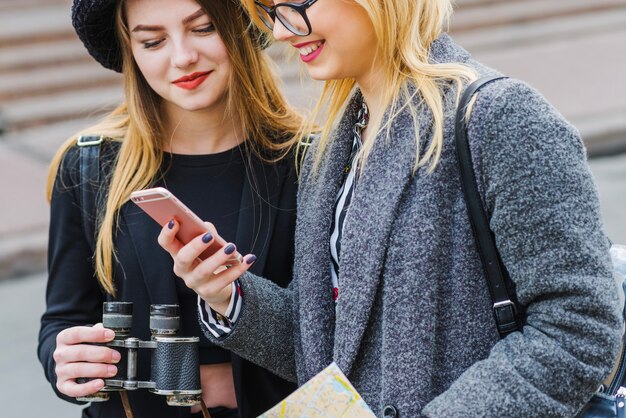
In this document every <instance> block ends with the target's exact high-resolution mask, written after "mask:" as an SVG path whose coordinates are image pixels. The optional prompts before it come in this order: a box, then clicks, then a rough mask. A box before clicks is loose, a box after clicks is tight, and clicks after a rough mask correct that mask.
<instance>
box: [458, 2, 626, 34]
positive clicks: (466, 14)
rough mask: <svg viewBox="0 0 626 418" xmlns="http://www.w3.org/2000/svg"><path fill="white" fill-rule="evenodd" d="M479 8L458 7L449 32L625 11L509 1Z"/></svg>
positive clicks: (623, 5)
mask: <svg viewBox="0 0 626 418" xmlns="http://www.w3.org/2000/svg"><path fill="white" fill-rule="evenodd" d="M463 3H464V2H462V3H461V5H462V4H463ZM478 5H480V6H482V5H483V4H482V3H479V4H478ZM478 5H476V4H475V5H474V6H476V7H459V8H458V9H457V10H456V12H455V13H454V14H453V19H452V22H451V24H450V29H451V31H452V32H463V31H471V30H476V29H481V28H485V27H494V26H504V25H510V24H516V23H523V22H536V21H539V20H545V19H552V18H556V17H562V16H573V15H581V14H583V13H589V12H594V11H602V10H619V9H626V1H624V0H594V1H589V0H550V1H546V0H521V1H520V0H515V1H514V0H511V1H496V2H489V3H486V4H485V5H486V6H488V7H478Z"/></svg>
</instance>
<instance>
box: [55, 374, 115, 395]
mask: <svg viewBox="0 0 626 418" xmlns="http://www.w3.org/2000/svg"><path fill="white" fill-rule="evenodd" d="M103 387H104V380H102V379H94V380H91V381H89V382H87V383H82V384H79V383H76V381H75V380H63V381H61V380H57V389H59V392H61V393H62V394H64V395H66V396H69V397H72V398H76V397H79V396H87V395H92V394H94V393H96V392H98V391H99V390H101V389H102V388H103Z"/></svg>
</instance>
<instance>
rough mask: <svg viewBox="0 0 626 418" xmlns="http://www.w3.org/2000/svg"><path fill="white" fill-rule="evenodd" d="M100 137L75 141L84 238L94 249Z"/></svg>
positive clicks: (98, 185)
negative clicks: (78, 153) (77, 155)
mask: <svg viewBox="0 0 626 418" xmlns="http://www.w3.org/2000/svg"><path fill="white" fill-rule="evenodd" d="M102 141H104V138H103V137H102V136H81V137H79V138H78V140H77V141H76V143H77V145H78V146H79V148H80V199H81V205H82V222H83V229H84V230H85V236H86V237H87V241H88V242H89V245H90V246H91V248H95V240H96V239H95V235H96V231H95V228H96V223H95V220H96V192H97V190H98V188H99V187H100V144H102Z"/></svg>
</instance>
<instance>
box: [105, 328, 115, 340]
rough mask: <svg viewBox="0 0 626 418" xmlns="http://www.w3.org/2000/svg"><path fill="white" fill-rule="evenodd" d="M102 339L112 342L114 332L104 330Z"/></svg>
mask: <svg viewBox="0 0 626 418" xmlns="http://www.w3.org/2000/svg"><path fill="white" fill-rule="evenodd" d="M104 338H106V339H107V340H112V339H113V338H115V332H113V331H111V330H110V329H107V330H105V331H104Z"/></svg>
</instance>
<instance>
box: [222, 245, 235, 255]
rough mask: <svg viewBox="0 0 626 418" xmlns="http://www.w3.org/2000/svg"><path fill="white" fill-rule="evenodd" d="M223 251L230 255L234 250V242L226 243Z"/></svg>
mask: <svg viewBox="0 0 626 418" xmlns="http://www.w3.org/2000/svg"><path fill="white" fill-rule="evenodd" d="M224 252H225V253H226V254H228V255H231V254H232V253H234V252H235V244H228V245H227V246H226V248H224Z"/></svg>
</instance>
